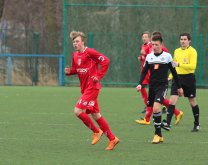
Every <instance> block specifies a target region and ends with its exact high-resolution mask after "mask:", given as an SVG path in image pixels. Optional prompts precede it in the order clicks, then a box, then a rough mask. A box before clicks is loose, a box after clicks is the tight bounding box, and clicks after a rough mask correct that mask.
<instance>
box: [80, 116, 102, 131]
mask: <svg viewBox="0 0 208 165" xmlns="http://www.w3.org/2000/svg"><path fill="white" fill-rule="evenodd" d="M78 118H80V119H81V120H82V122H83V123H84V124H85V125H86V126H87V127H88V128H89V129H91V130H92V131H93V132H94V133H98V132H99V129H98V128H97V127H96V126H95V124H94V123H93V121H92V119H91V118H90V117H89V116H88V115H87V114H86V113H84V112H82V113H80V115H79V116H78Z"/></svg>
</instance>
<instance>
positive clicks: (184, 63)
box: [162, 33, 200, 132]
mask: <svg viewBox="0 0 208 165" xmlns="http://www.w3.org/2000/svg"><path fill="white" fill-rule="evenodd" d="M190 42H191V35H190V34H189V33H182V34H180V45H181V47H180V48H178V49H176V50H175V52H174V58H173V60H174V63H175V66H176V71H177V74H178V78H179V80H180V83H181V86H182V88H183V91H184V97H187V98H188V100H189V103H190V106H191V108H192V112H193V116H194V127H193V129H192V130H191V131H192V132H197V131H199V126H200V124H199V106H198V104H197V102H196V79H195V75H194V72H195V70H196V65H197V52H196V50H195V49H194V48H193V47H192V46H190ZM177 100H178V93H177V86H176V84H175V82H174V80H172V86H171V96H170V105H169V107H168V113H167V121H165V120H164V121H163V123H162V128H164V129H165V130H168V131H169V130H170V123H171V119H172V116H173V110H174V109H175V105H176V103H177Z"/></svg>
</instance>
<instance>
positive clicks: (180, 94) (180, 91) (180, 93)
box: [178, 88, 183, 97]
mask: <svg viewBox="0 0 208 165" xmlns="http://www.w3.org/2000/svg"><path fill="white" fill-rule="evenodd" d="M178 96H179V97H181V96H183V89H182V88H179V89H178Z"/></svg>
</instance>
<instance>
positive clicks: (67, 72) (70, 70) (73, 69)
mask: <svg viewBox="0 0 208 165" xmlns="http://www.w3.org/2000/svg"><path fill="white" fill-rule="evenodd" d="M64 72H65V75H66V76H70V75H73V74H77V70H76V65H75V62H74V58H72V66H71V67H69V66H66V67H65V70H64Z"/></svg>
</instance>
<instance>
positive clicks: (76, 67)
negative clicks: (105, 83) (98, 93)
mask: <svg viewBox="0 0 208 165" xmlns="http://www.w3.org/2000/svg"><path fill="white" fill-rule="evenodd" d="M109 64H110V60H109V59H108V58H107V57H106V56H104V55H103V54H101V53H99V52H97V51H96V50H94V49H91V48H85V50H84V51H83V52H74V53H73V54H72V67H71V73H70V75H71V74H78V77H79V81H80V87H81V93H84V90H85V89H87V88H97V89H100V88H101V85H100V82H97V83H95V82H94V81H93V79H92V76H95V77H97V78H98V80H101V79H102V78H103V76H104V75H105V74H106V72H107V70H108V67H109ZM99 65H100V66H101V67H99Z"/></svg>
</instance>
